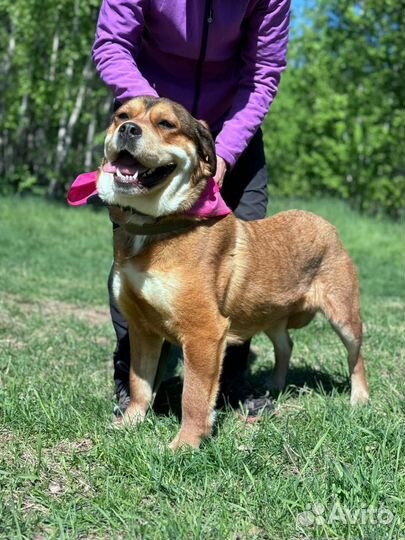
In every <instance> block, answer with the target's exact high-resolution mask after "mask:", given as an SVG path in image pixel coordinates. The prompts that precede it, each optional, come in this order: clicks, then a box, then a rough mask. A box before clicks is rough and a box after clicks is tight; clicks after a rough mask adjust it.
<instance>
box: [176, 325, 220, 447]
mask: <svg viewBox="0 0 405 540" xmlns="http://www.w3.org/2000/svg"><path fill="white" fill-rule="evenodd" d="M225 338H226V333H225V332H224V333H223V334H222V335H220V336H218V337H217V338H213V337H212V336H211V337H206V336H198V338H194V339H193V340H192V341H186V342H185V343H184V346H183V354H184V385H183V395H182V421H181V428H180V432H179V433H178V434H177V436H176V437H175V438H174V440H173V441H172V442H171V444H170V448H171V449H172V450H176V449H177V448H180V447H182V446H191V447H193V448H198V447H199V445H200V443H201V440H202V439H203V438H204V437H208V436H209V435H210V433H211V429H212V425H213V423H214V418H215V411H214V407H215V402H216V397H217V393H218V386H219V378H220V375H221V369H222V361H223V356H224V349H225Z"/></svg>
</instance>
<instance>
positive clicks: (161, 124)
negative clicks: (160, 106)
mask: <svg viewBox="0 0 405 540" xmlns="http://www.w3.org/2000/svg"><path fill="white" fill-rule="evenodd" d="M158 126H159V127H162V128H166V129H173V128H175V127H176V126H175V125H174V124H172V123H171V122H169V120H161V121H160V122H159V124H158Z"/></svg>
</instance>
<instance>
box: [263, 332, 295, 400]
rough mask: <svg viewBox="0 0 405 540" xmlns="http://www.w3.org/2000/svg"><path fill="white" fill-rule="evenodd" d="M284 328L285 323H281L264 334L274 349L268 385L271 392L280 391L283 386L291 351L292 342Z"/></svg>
mask: <svg viewBox="0 0 405 540" xmlns="http://www.w3.org/2000/svg"><path fill="white" fill-rule="evenodd" d="M286 326H287V321H283V322H282V324H280V325H278V326H276V327H273V328H271V329H270V330H266V332H265V333H266V335H267V336H268V337H269V338H270V339H271V341H272V343H273V347H274V356H275V365H274V370H273V373H272V376H271V380H270V383H269V385H270V389H271V390H276V391H281V390H282V389H283V388H284V386H285V381H286V377H287V372H288V367H289V365H290V359H291V354H292V350H293V341H292V339H291V338H290V335H289V333H288V330H287V328H286Z"/></svg>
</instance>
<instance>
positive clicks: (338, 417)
mask: <svg viewBox="0 0 405 540" xmlns="http://www.w3.org/2000/svg"><path fill="white" fill-rule="evenodd" d="M291 207H295V208H296V207H301V208H308V209H310V210H313V211H315V212H317V213H319V214H321V215H323V216H325V217H326V218H328V219H329V220H330V221H331V222H333V223H334V224H335V225H336V226H337V227H338V229H339V231H340V233H341V235H342V238H343V240H344V242H345V244H346V246H347V248H348V249H349V251H350V253H351V254H352V256H353V258H354V260H355V262H356V264H357V266H358V269H359V273H360V280H361V289H362V308H363V309H362V311H363V318H364V322H365V326H366V334H365V343H364V353H365V357H366V361H367V368H368V375H369V381H370V387H371V396H372V403H371V405H370V406H369V407H366V408H361V409H357V410H352V409H351V408H350V406H349V387H348V377H347V375H348V373H347V365H346V358H345V352H344V350H343V346H342V345H341V343H340V341H339V340H338V338H337V337H336V335H335V334H334V333H333V332H332V331H331V329H330V328H329V326H328V325H327V324H326V323H325V322H324V320H322V319H321V318H318V319H316V320H315V321H314V322H313V323H312V324H311V325H310V326H309V327H308V328H306V329H304V330H301V331H298V332H296V333H295V334H294V335H293V338H294V341H295V349H294V354H293V361H292V367H291V371H290V375H289V379H288V382H289V386H288V388H287V390H286V391H285V392H284V393H283V394H282V395H281V396H280V397H279V398H278V399H277V401H276V403H275V411H274V414H273V415H271V416H268V417H266V418H263V420H262V421H261V422H259V423H257V424H247V423H244V422H243V421H242V420H241V419H240V418H239V417H238V416H237V415H236V414H235V413H234V412H233V411H231V410H229V411H226V412H221V413H220V414H219V417H218V424H217V427H216V429H215V434H214V437H213V438H212V439H210V440H209V441H207V442H206V443H204V445H203V446H202V448H201V449H200V450H199V451H186V452H180V453H176V454H173V453H171V452H170V451H168V450H167V444H168V443H169V442H170V440H171V439H172V438H173V436H174V435H175V433H176V430H177V429H178V425H179V420H178V418H177V417H176V416H175V415H174V414H160V415H158V414H157V413H151V414H150V415H149V416H148V418H147V421H146V422H145V423H144V424H143V425H142V426H141V427H139V428H137V429H133V430H127V431H117V430H112V429H111V427H110V422H111V412H112V406H113V399H112V397H113V386H112V365H111V364H112V362H111V351H112V348H113V345H114V339H113V332H112V329H111V327H110V322H109V317H108V311H107V307H106V306H107V292H106V278H107V274H108V271H109V267H110V264H111V257H112V255H111V238H110V232H111V231H110V224H109V221H108V217H107V214H106V212H105V211H99V212H94V211H91V210H89V209H80V210H79V209H68V208H66V207H62V206H54V205H50V204H46V203H45V202H42V201H38V200H31V199H27V200H21V199H16V198H6V199H3V200H1V201H0V231H1V236H0V261H1V262H0V538H5V539H15V538H24V539H36V540H40V539H89V540H90V539H151V540H160V539H161V540H167V539H185V540H189V539H190V540H191V539H203V540H205V539H212V540H222V539H225V540H228V539H229V540H237V539H239V540H243V539H269V540H284V539H286V540H293V539H294V540H298V539H306V538H308V539H329V538H330V539H366V540H370V539H375V540H382V539H399V538H402V539H404V538H405V530H404V517H405V510H404V503H405V466H404V442H405V439H404V434H405V433H404V431H405V430H404V405H405V399H404V381H405V378H404V377H405V366H404V364H405V360H404V349H403V345H404V340H403V322H404V316H403V315H404V312H403V308H404V278H403V236H402V229H401V226H400V225H399V224H393V223H391V222H388V221H383V220H376V219H371V218H367V217H363V216H359V215H358V214H357V213H355V212H353V211H352V210H350V209H349V208H348V207H347V206H345V205H344V204H341V203H340V202H336V201H321V202H313V203H311V204H303V203H300V202H297V201H276V202H274V203H273V204H272V206H271V213H274V212H276V211H279V210H282V209H286V208H291ZM255 350H256V353H257V355H258V357H257V359H256V361H255V362H254V363H253V364H252V365H251V373H250V375H249V376H250V380H251V381H252V382H255V383H257V384H258V385H260V384H263V381H264V380H265V378H266V377H267V376H268V372H269V370H270V369H271V366H272V364H273V353H272V350H271V348H270V347H269V343H268V342H267V341H266V340H265V338H264V337H261V336H259V337H257V338H255ZM176 391H178V389H177V390H176Z"/></svg>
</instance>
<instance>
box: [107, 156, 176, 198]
mask: <svg viewBox="0 0 405 540" xmlns="http://www.w3.org/2000/svg"><path fill="white" fill-rule="evenodd" d="M175 168H176V164H175V163H168V164H167V165H163V166H162V167H156V168H154V169H151V168H147V167H145V166H144V165H143V164H142V163H141V162H139V161H138V160H136V159H135V158H134V157H133V156H132V155H131V154H130V153H129V152H127V151H126V150H123V151H122V152H120V153H119V154H118V156H117V159H116V160H115V161H113V162H108V163H106V164H105V165H104V166H103V171H105V172H109V173H112V174H113V175H114V182H115V183H116V185H117V186H118V187H120V188H130V187H137V188H140V189H142V190H144V189H145V188H146V189H150V188H152V187H154V186H156V185H157V184H159V183H160V182H163V180H165V179H166V178H167V177H168V176H169V174H171V173H172V172H173V171H174V169H175Z"/></svg>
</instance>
